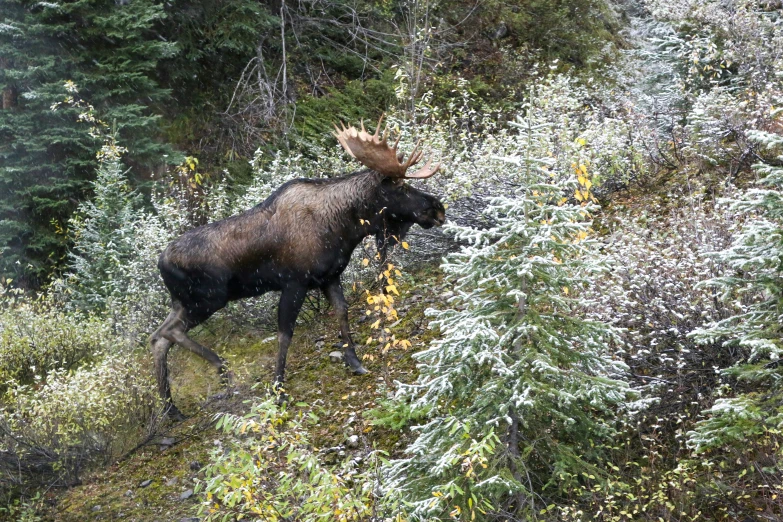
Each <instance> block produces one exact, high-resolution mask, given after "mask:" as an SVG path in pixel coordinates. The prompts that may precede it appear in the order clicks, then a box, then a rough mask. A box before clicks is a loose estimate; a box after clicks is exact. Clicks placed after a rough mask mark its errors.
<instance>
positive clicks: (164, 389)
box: [150, 312, 185, 420]
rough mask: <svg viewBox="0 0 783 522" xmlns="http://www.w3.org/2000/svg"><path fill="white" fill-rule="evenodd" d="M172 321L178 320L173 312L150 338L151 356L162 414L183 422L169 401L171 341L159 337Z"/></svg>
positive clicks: (182, 416) (179, 413) (178, 412)
mask: <svg viewBox="0 0 783 522" xmlns="http://www.w3.org/2000/svg"><path fill="white" fill-rule="evenodd" d="M173 320H178V319H177V317H176V313H175V312H171V313H170V314H169V316H168V318H167V319H166V320H165V321H164V322H163V325H161V327H160V328H158V330H157V331H156V332H155V333H154V334H153V335H152V337H151V338H150V345H151V348H152V356H153V359H154V364H155V378H156V380H157V383H158V394H159V395H160V398H161V399H162V400H163V404H164V413H165V414H168V415H169V417H172V418H174V419H176V420H184V418H185V416H184V415H182V413H181V412H180V411H179V409H177V407H176V406H175V405H174V402H173V401H172V399H171V385H170V384H169V368H168V361H167V359H168V354H169V348H171V344H172V343H171V341H169V340H168V339H166V338H165V337H163V336H161V335H160V332H161V330H162V329H163V328H164V327H165V326H166V325H167V324H168V323H170V322H172V321H173Z"/></svg>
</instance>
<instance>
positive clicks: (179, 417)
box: [165, 404, 187, 422]
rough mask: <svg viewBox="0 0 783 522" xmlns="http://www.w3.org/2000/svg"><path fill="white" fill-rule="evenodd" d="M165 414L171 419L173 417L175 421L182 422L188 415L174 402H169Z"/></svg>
mask: <svg viewBox="0 0 783 522" xmlns="http://www.w3.org/2000/svg"><path fill="white" fill-rule="evenodd" d="M165 414H166V415H167V416H168V418H169V419H171V420H172V421H174V422H182V421H184V420H185V419H187V417H185V415H183V414H182V412H181V411H179V408H177V407H176V406H174V405H173V404H169V405H168V407H167V408H166V410H165Z"/></svg>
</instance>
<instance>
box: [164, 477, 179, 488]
mask: <svg viewBox="0 0 783 522" xmlns="http://www.w3.org/2000/svg"><path fill="white" fill-rule="evenodd" d="M177 482H179V479H178V478H177V477H172V478H170V479H168V480H167V481H166V485H167V486H176V485H177Z"/></svg>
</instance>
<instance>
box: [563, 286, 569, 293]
mask: <svg viewBox="0 0 783 522" xmlns="http://www.w3.org/2000/svg"><path fill="white" fill-rule="evenodd" d="M563 293H564V294H565V295H568V287H567V286H564V287H563Z"/></svg>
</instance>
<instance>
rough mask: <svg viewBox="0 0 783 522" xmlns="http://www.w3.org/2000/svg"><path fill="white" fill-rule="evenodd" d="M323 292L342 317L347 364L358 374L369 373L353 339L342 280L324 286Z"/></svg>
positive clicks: (341, 336)
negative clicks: (357, 354)
mask: <svg viewBox="0 0 783 522" xmlns="http://www.w3.org/2000/svg"><path fill="white" fill-rule="evenodd" d="M323 292H324V293H325V294H326V298H327V299H329V303H330V304H331V305H332V308H334V311H335V313H336V314H337V317H338V318H339V319H340V338H341V339H342V340H343V344H344V345H345V349H344V350H343V352H344V355H345V364H347V365H348V367H349V368H350V369H351V370H353V372H354V373H355V374H357V375H364V374H365V373H368V371H367V370H366V369H365V368H364V366H362V363H361V361H359V358H358V357H357V356H356V348H355V347H354V344H353V339H352V338H351V326H350V324H349V323H348V303H347V302H346V301H345V295H343V287H342V285H341V284H340V280H339V279H338V280H336V281H332V282H331V283H329V284H327V285H326V286H324V287H323Z"/></svg>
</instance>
